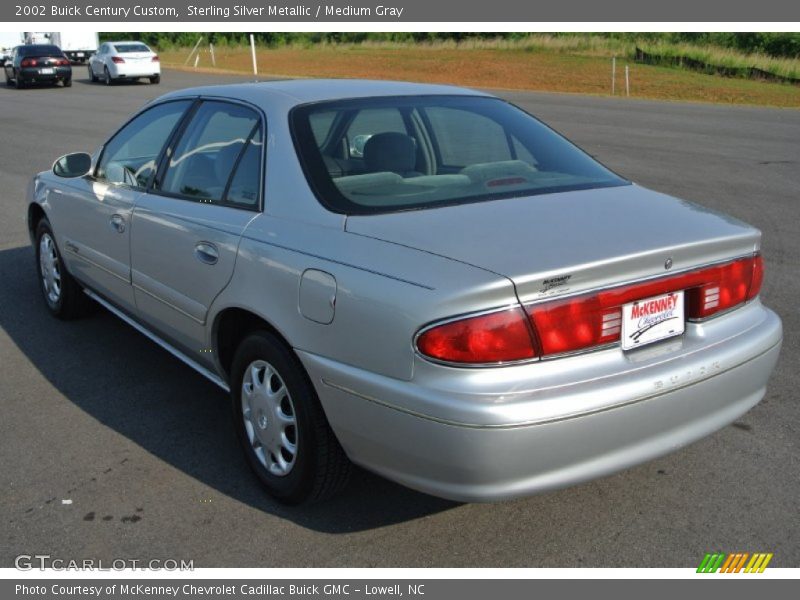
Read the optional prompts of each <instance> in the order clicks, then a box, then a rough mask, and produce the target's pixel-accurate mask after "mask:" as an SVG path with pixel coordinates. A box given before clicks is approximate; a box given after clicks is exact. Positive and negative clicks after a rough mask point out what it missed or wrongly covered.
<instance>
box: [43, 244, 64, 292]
mask: <svg viewBox="0 0 800 600" xmlns="http://www.w3.org/2000/svg"><path fill="white" fill-rule="evenodd" d="M39 271H40V273H41V275H42V285H43V286H44V294H45V296H47V300H48V301H49V302H50V304H56V303H57V302H58V300H59V298H61V268H60V266H59V263H58V253H57V252H56V245H55V242H53V238H52V237H50V234H49V233H45V234H42V239H40V240H39Z"/></svg>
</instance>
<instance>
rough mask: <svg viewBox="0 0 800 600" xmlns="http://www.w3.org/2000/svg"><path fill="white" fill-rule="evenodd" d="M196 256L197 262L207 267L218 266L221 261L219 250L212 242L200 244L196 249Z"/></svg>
mask: <svg viewBox="0 0 800 600" xmlns="http://www.w3.org/2000/svg"><path fill="white" fill-rule="evenodd" d="M194 255H195V258H197V260H199V261H200V262H203V263H206V264H207V265H214V264H217V261H218V260H219V250H217V247H216V246H215V245H214V244H212V243H211V242H198V243H197V245H196V246H195V247H194Z"/></svg>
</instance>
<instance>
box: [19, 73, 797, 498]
mask: <svg viewBox="0 0 800 600" xmlns="http://www.w3.org/2000/svg"><path fill="white" fill-rule="evenodd" d="M28 224H29V227H30V234H31V239H32V240H33V242H34V244H35V248H36V253H37V265H38V274H39V276H40V279H41V287H42V291H43V293H44V299H45V301H46V303H47V306H48V307H49V309H50V311H51V312H52V313H53V314H54V315H56V316H57V317H61V318H73V317H76V316H78V315H80V314H82V313H83V312H84V309H85V308H86V305H87V303H92V302H91V300H89V299H90V298H91V299H93V300H94V301H95V302H99V303H100V304H102V305H103V306H105V307H106V308H108V309H109V310H111V311H112V312H114V313H115V314H117V315H118V316H119V317H121V318H122V319H124V320H125V321H127V322H128V323H129V324H131V325H133V326H134V327H135V328H137V329H138V330H140V331H142V332H143V333H145V334H146V335H148V336H149V337H150V338H151V339H153V340H155V341H156V342H158V343H159V344H161V345H162V346H163V347H165V348H167V349H168V350H169V351H171V352H172V353H173V354H174V355H176V356H177V357H178V358H180V359H182V360H183V361H184V362H186V363H187V364H189V365H191V366H192V367H194V368H195V369H196V370H198V371H199V372H201V373H203V374H204V375H205V376H207V377H209V378H210V379H211V380H213V381H214V382H216V383H217V384H218V385H219V386H221V387H223V388H225V389H229V390H230V393H231V397H232V407H233V413H234V418H235V422H236V428H237V432H238V436H239V438H240V441H241V444H242V446H243V448H244V451H245V453H246V455H247V459H248V461H249V463H250V465H251V466H252V468H253V470H254V472H255V473H256V474H257V475H258V477H259V479H260V480H261V481H262V482H263V484H264V485H265V486H266V488H267V489H268V490H269V492H270V493H271V494H273V495H274V496H275V497H277V498H279V499H280V500H282V501H285V502H289V503H297V502H304V501H311V500H318V499H320V498H323V497H326V496H328V495H329V494H331V493H332V492H334V491H335V490H336V489H338V488H340V487H341V486H342V485H343V484H344V482H345V481H346V478H347V474H348V472H349V468H350V464H351V463H350V461H352V462H354V463H357V464H359V465H363V466H364V467H366V468H368V469H371V470H373V471H376V472H378V473H380V474H382V475H384V476H386V477H388V478H390V479H393V480H395V481H398V482H400V483H403V484H405V485H407V486H410V487H412V488H416V489H418V490H423V491H425V492H428V493H431V494H436V495H439V496H443V497H447V498H453V499H458V500H466V501H477V500H500V499H505V498H513V497H517V496H522V495H525V494H531V493H534V492H539V491H542V490H548V489H552V488H556V487H560V486H566V485H570V484H574V483H577V482H580V481H583V480H586V479H589V478H592V477H598V476H600V475H604V474H606V473H611V472H613V471H617V470H619V469H623V468H625V467H628V466H630V465H634V464H636V463H640V462H642V461H645V460H648V459H651V458H653V457H656V456H659V455H661V454H664V453H666V452H669V451H672V450H675V449H676V448H678V447H680V446H683V445H685V444H687V443H689V442H692V441H694V440H697V439H699V438H701V437H703V436H705V435H707V434H709V433H711V432H713V431H715V430H717V429H719V428H720V427H722V426H724V425H726V424H728V423H730V422H732V421H733V420H735V419H736V418H737V417H739V416H740V415H741V414H742V413H744V412H745V411H747V410H748V409H749V408H751V407H752V406H753V405H755V404H756V403H757V402H758V401H759V400H760V399H761V398H762V396H763V395H764V393H765V386H766V383H767V379H768V377H769V375H770V373H771V371H772V369H773V367H774V365H775V362H776V360H777V358H778V352H779V349H780V344H781V335H782V333H781V323H780V320H779V319H778V317H777V316H776V315H775V314H774V313H773V312H771V311H770V310H768V309H767V308H765V307H764V306H763V305H762V304H761V302H760V300H759V295H758V294H759V289H760V287H761V281H762V276H763V262H762V258H761V256H760V254H759V243H760V233H759V232H758V231H757V230H756V229H754V228H752V227H750V226H748V225H746V224H744V223H741V222H740V221H737V220H735V219H733V218H730V217H727V216H725V215H721V214H718V213H716V212H713V211H710V210H707V209H705V208H703V207H701V206H697V205H695V204H691V203H689V202H685V201H682V200H678V199H675V198H672V197H669V196H666V195H663V194H659V193H655V192H651V191H648V190H646V189H644V188H642V187H639V186H637V185H634V184H632V183H630V182H629V181H626V180H625V179H622V178H621V177H619V176H618V175H615V174H614V173H612V172H610V171H609V170H608V169H606V168H604V167H603V166H601V165H600V164H598V163H597V162H595V161H594V160H593V159H592V158H590V157H589V156H588V155H586V154H584V153H583V152H582V151H581V150H579V149H578V148H576V147H575V146H573V145H572V144H570V143H569V142H568V141H567V140H565V139H564V138H562V137H561V136H559V135H558V134H556V133H555V132H553V131H552V130H551V129H549V128H548V127H546V126H545V125H543V124H542V123H541V122H539V121H538V120H536V119H534V118H533V117H531V116H529V115H528V114H526V113H524V112H523V111H521V110H519V109H518V108H516V107H514V106H512V105H510V104H508V103H506V102H504V101H502V100H500V99H498V98H495V97H492V96H489V95H486V94H481V93H478V92H473V91H468V90H463V89H459V88H452V87H444V86H430V85H416V84H406V83H390V82H368V81H284V82H271V83H259V84H241V85H229V86H219V87H204V88H196V89H189V90H183V91H180V92H174V93H170V94H167V95H166V96H163V97H161V98H159V99H158V100H156V101H154V102H152V103H151V104H149V105H147V106H146V107H144V108H143V109H142V110H141V111H140V112H139V113H138V114H136V115H135V116H134V117H133V118H132V119H131V120H130V121H129V122H128V123H127V124H125V125H124V126H123V127H122V128H121V129H120V130H119V131H117V132H116V133H115V134H114V135H113V136H111V138H110V139H109V140H108V141H107V142H106V143H105V144H104V145H103V146H102V147H101V148H100V149H99V150H97V151H96V152H95V153H94V155H92V156H90V155H88V154H83V153H77V154H70V155H67V156H65V157H62V158H61V159H59V160H58V161H56V163H55V164H54V166H53V170H52V171H51V172H45V173H40V174H38V175H37V176H36V177H35V178H34V179H33V182H32V184H31V186H30V188H29V197H28ZM202 443H203V442H202V441H198V444H202Z"/></svg>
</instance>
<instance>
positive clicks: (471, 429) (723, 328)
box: [299, 302, 782, 502]
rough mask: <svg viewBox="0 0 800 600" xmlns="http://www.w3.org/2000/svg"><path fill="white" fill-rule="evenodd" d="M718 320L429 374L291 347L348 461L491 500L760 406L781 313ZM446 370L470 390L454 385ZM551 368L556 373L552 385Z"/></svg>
mask: <svg viewBox="0 0 800 600" xmlns="http://www.w3.org/2000/svg"><path fill="white" fill-rule="evenodd" d="M714 321H716V322H715V323H712V322H709V323H706V324H703V325H691V324H689V325H687V332H686V334H685V336H684V339H681V340H672V341H669V340H666V341H664V342H660V343H658V344H654V345H653V347H652V348H648V349H642V350H638V351H637V352H636V353H634V354H632V355H623V353H622V352H621V351H620V350H619V349H609V350H606V351H600V352H595V353H591V354H587V355H583V356H581V357H571V358H568V359H560V360H557V361H545V362H539V363H534V364H532V365H527V366H525V367H507V368H505V369H488V370H484V371H483V372H481V373H477V372H476V371H473V370H459V369H447V370H446V372H444V373H443V374H442V375H441V377H440V378H438V379H436V378H431V377H430V375H429V374H428V373H425V372H424V369H420V370H421V371H423V372H418V373H417V374H415V378H414V381H411V382H399V381H398V380H393V379H390V378H383V377H381V376H375V375H374V374H371V373H369V374H367V373H365V372H363V371H359V370H357V369H353V368H352V367H348V366H345V365H341V364H339V363H334V362H332V361H329V360H327V359H323V358H320V357H318V356H314V355H311V354H307V353H304V352H299V355H300V357H301V360H302V361H303V362H304V364H305V366H306V368H307V369H308V371H309V373H310V375H311V377H312V381H314V383H315V386H316V388H317V390H318V392H319V395H320V399H321V401H322V403H323V406H324V408H325V411H326V414H327V416H328V419H329V420H330V423H331V426H332V427H333V429H334V431H335V432H336V435H337V436H338V438H339V440H340V442H341V443H342V446H343V447H344V449H345V451H346V452H347V453H348V455H349V456H350V457H351V459H352V460H353V461H354V462H356V463H358V464H360V465H362V466H364V467H366V468H368V469H370V470H373V471H376V472H378V473H380V474H382V475H384V476H386V477H387V478H389V479H393V480H395V481H398V482H400V483H402V484H404V485H407V486H408V487H411V488H414V489H418V490H420V491H423V492H427V493H431V494H434V495H437V496H442V497H445V498H450V499H454V500H459V501H470V502H472V501H494V500H504V499H509V498H515V497H519V496H525V495H529V494H533V493H537V492H542V491H547V490H551V489H555V488H560V487H566V486H569V485H572V484H576V483H579V482H582V481H586V480H589V479H593V478H596V477H600V476H603V475H606V474H609V473H613V472H615V471H618V470H621V469H624V468H627V467H630V466H633V465H636V464H638V463H641V462H645V461H647V460H650V459H652V458H655V457H658V456H660V455H663V454H666V453H669V452H672V451H674V450H676V449H678V448H680V447H682V446H685V445H687V444H689V443H691V442H694V441H696V440H698V439H700V438H702V437H704V436H706V435H708V434H710V433H712V432H714V431H716V430H718V429H720V428H722V427H724V426H725V425H727V424H729V423H731V422H732V421H734V420H736V419H737V418H738V417H739V416H740V415H742V414H743V413H745V412H746V411H747V410H749V409H750V408H751V407H753V406H754V405H755V404H757V403H758V402H759V400H760V399H761V398H762V397H763V396H764V393H765V390H766V383H767V380H768V378H769V375H770V373H771V372H772V370H773V368H774V366H775V364H776V362H777V359H778V355H779V352H780V345H781V339H782V328H781V322H780V319H779V318H778V317H777V315H775V314H774V313H773V312H772V311H769V310H767V309H766V308H764V307H763V306H762V305H761V304H760V302H754V303H752V304H751V305H749V306H746V307H744V308H741V309H739V310H738V311H734V313H732V314H729V315H725V316H723V317H720V318H718V319H715V320H714ZM734 331H736V332H737V333H735V334H733V333H732V332H734ZM701 346H702V347H703V349H702V350H701V349H700V348H701ZM575 359H577V360H575ZM618 360H625V361H628V362H632V364H630V365H629V366H630V367H631V368H629V369H627V370H624V371H620V372H619V373H617V374H608V375H601V373H602V370H603V363H607V364H606V366H607V367H609V368H612V369H613V368H614V365H615V362H616V361H618ZM570 361H572V363H571V364H569V363H570ZM593 363H595V364H593ZM598 363H599V365H600V366H598ZM620 364H622V363H620ZM537 367H539V371H541V373H540V374H537V373H536V368H537ZM617 370H618V371H619V369H617ZM545 371H548V373H547V375H546V376H545V374H544V372H545ZM553 372H555V375H553ZM539 375H542V376H541V377H539ZM451 377H457V378H459V377H460V379H461V380H463V381H466V382H467V383H466V386H467V388H468V389H472V393H471V395H470V392H468V391H465V392H462V393H458V392H456V391H455V390H454V388H453V387H452V381H450V379H449V378H451ZM514 377H519V378H520V379H519V380H517V381H516V382H515V381H513V378H514ZM553 377H555V379H553ZM559 377H561V378H562V379H561V380H562V381H564V382H565V383H563V384H560V385H553V382H554V381H555V380H556V379H558V378H559ZM420 378H424V379H425V384H420V383H419V382H418V380H419V379H420ZM470 378H472V381H470ZM493 378H494V379H495V380H496V381H495V383H494V384H488V383H487V381H491V380H492V379H493ZM531 378H533V380H534V383H533V384H532V383H531ZM537 378H538V379H539V380H540V382H539V383H540V385H537V383H536V382H535V380H536V379H537ZM568 380H569V383H567V381H568ZM491 385H495V387H496V389H495V390H494V391H489V388H490V387H491ZM426 404H427V406H428V410H425V409H424V408H423V407H425V406H426ZM465 405H466V406H468V409H467V410H465V409H464V407H465ZM443 407H444V408H443Z"/></svg>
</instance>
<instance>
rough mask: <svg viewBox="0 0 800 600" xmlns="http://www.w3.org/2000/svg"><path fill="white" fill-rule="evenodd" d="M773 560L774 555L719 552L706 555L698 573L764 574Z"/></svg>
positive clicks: (698, 568)
mask: <svg viewBox="0 0 800 600" xmlns="http://www.w3.org/2000/svg"><path fill="white" fill-rule="evenodd" d="M771 560H772V553H771V552H769V553H767V552H755V553H753V554H750V553H748V552H736V553H734V554H725V553H723V552H717V553H714V554H710V553H709V554H706V555H705V556H704V557H703V560H702V561H701V562H700V566H699V567H697V572H698V573H717V572H719V573H740V572H741V573H763V572H764V569H766V568H767V565H768V564H769V561H771Z"/></svg>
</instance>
